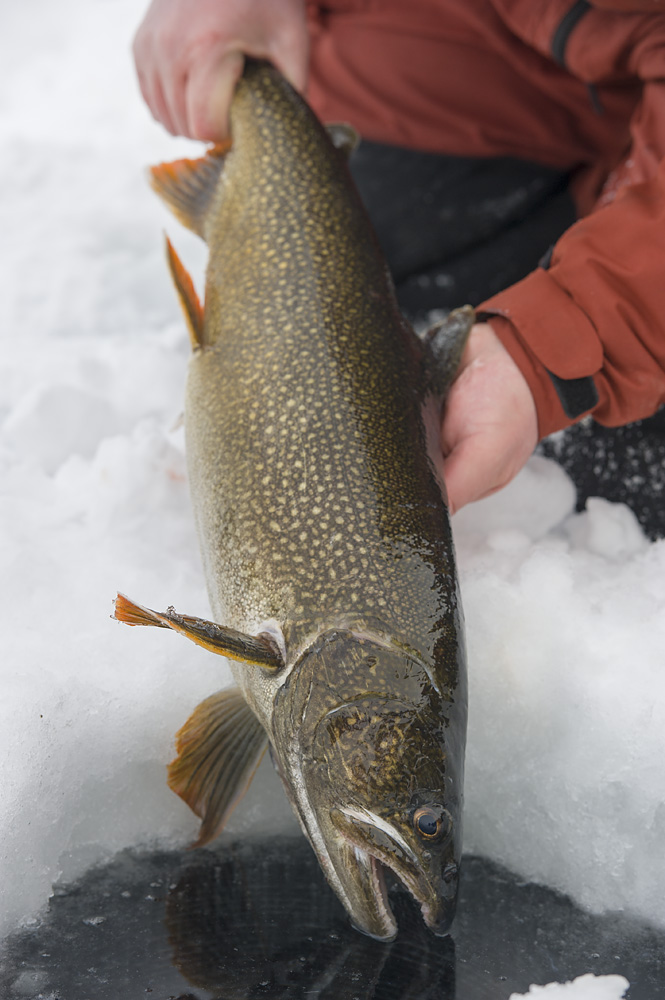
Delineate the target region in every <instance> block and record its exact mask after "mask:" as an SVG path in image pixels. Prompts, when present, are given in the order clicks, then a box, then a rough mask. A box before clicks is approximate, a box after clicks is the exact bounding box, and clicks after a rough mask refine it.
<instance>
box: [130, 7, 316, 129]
mask: <svg viewBox="0 0 665 1000" xmlns="http://www.w3.org/2000/svg"><path fill="white" fill-rule="evenodd" d="M244 55H249V56H254V57H255V58H257V59H269V60H270V61H271V62H272V63H274V65H275V66H276V67H277V68H278V69H279V70H281V72H282V73H283V74H284V76H285V77H286V78H287V80H289V81H290V83H292V84H293V86H294V87H295V88H296V89H297V90H303V89H304V87H305V82H306V79H307V60H308V55H309V39H308V35H307V23H306V19H305V2H304V0H152V3H151V5H150V7H149V8H148V12H147V14H146V15H145V18H144V20H143V22H142V24H141V26H140V27H139V30H138V32H137V34H136V38H135V39H134V61H135V63H136V71H137V74H138V78H139V84H140V87H141V93H142V94H143V97H144V99H145V101H146V103H147V105H148V107H149V108H150V110H151V112H152V114H153V117H154V118H156V119H157V121H160V122H161V123H162V125H164V127H165V128H166V129H167V130H168V131H169V132H171V133H172V134H173V135H184V136H188V137H189V138H190V139H203V140H204V141H206V142H221V141H223V140H224V139H226V138H228V133H229V108H230V105H231V98H232V96H233V89H234V87H235V85H236V83H237V81H238V78H239V77H240V75H241V73H242V68H243V56H244Z"/></svg>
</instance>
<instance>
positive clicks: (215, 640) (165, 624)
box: [113, 594, 284, 670]
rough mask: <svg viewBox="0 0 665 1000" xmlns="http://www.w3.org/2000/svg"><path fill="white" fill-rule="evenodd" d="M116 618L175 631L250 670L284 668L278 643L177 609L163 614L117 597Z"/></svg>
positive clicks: (265, 635) (169, 609) (125, 621)
mask: <svg viewBox="0 0 665 1000" xmlns="http://www.w3.org/2000/svg"><path fill="white" fill-rule="evenodd" d="M113 617H114V618H116V619H117V620H118V621H119V622H124V623H125V624H126V625H153V626H155V627H156V628H170V629H173V631H174V632H180V634H181V635H184V636H185V637H186V638H187V639H191V641H192V642H195V643H196V645H197V646H203V648H204V649H208V650H210V652H212V653H217V654H219V655H220V656H228V657H229V659H231V660H241V661H242V662H243V663H248V664H250V666H256V667H263V668H264V669H265V670H281V669H282V667H283V666H284V658H283V657H282V654H281V652H280V650H279V648H278V647H277V643H276V642H275V640H274V639H273V638H272V637H271V636H270V635H268V634H267V633H265V634H264V633H262V634H261V635H257V636H254V635H246V634H245V633H244V632H238V631H237V629H234V628H229V627H227V626H224V625H217V624H216V623H215V622H210V621H207V620H206V619H205V618H194V617H192V616H191V615H179V614H178V612H177V611H176V610H175V609H174V608H167V610H166V611H164V612H159V611H152V610H151V609H150V608H144V607H143V606H142V605H141V604H135V603H134V601H130V599H129V598H128V597H125V595H124V594H118V596H117V597H116V599H115V611H114V615H113Z"/></svg>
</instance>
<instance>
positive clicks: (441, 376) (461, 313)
mask: <svg viewBox="0 0 665 1000" xmlns="http://www.w3.org/2000/svg"><path fill="white" fill-rule="evenodd" d="M475 321H476V314H475V312H474V310H473V308H472V307H471V306H462V307H461V308H460V309H453V311H452V312H450V313H448V315H447V316H446V318H445V319H444V320H442V321H441V322H440V323H437V324H436V325H435V326H433V327H432V328H431V329H430V330H428V331H427V333H426V334H425V337H424V344H425V355H426V368H427V372H426V377H427V381H428V383H429V385H430V387H431V388H432V389H433V390H434V391H435V392H436V393H437V394H438V395H440V396H442V397H445V395H446V393H447V392H448V389H449V388H450V386H451V385H452V383H453V382H454V380H455V376H456V375H457V370H458V368H459V365H460V361H461V359H462V354H463V352H464V348H465V346H466V342H467V340H468V337H469V333H470V332H471V327H472V326H473V324H474V323H475Z"/></svg>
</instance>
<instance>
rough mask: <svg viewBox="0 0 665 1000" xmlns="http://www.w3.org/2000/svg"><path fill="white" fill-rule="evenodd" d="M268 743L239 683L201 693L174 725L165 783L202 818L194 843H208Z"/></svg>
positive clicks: (263, 730)
mask: <svg viewBox="0 0 665 1000" xmlns="http://www.w3.org/2000/svg"><path fill="white" fill-rule="evenodd" d="M267 745H268V737H267V736H266V731H265V729H264V728H263V726H262V725H261V723H260V722H259V720H258V719H257V718H256V716H255V715H254V713H253V712H252V710H251V708H250V707H249V705H248V704H247V702H246V701H245V699H244V698H243V696H242V694H241V693H240V691H239V689H238V688H230V689H229V690H227V691H218V692H217V694H213V695H212V696H211V697H210V698H206V700H205V701H202V702H201V704H200V705H199V706H198V707H197V708H195V709H194V711H193V712H192V714H191V715H190V717H189V719H188V720H187V722H186V723H185V725H184V726H183V727H182V729H180V730H179V731H178V733H177V735H176V750H177V752H178V756H177V757H176V759H175V760H174V761H172V762H171V764H169V768H168V775H169V776H168V784H169V788H171V789H172V790H173V791H174V792H175V793H176V794H177V795H179V796H180V798H181V799H183V800H184V801H185V802H186V803H187V805H188V806H189V807H190V809H192V810H193V811H194V812H195V813H196V815H197V816H200V818H201V819H202V820H203V823H202V824H201V829H200V830H199V836H198V840H197V841H196V843H195V844H193V845H192V846H193V847H201V845H202V844H207V843H208V841H209V840H212V839H213V837H215V836H216V835H217V833H218V832H219V831H220V830H221V829H222V827H223V826H224V824H225V823H226V820H227V819H228V817H229V815H230V814H231V812H232V811H233V809H234V808H235V807H236V806H237V804H238V802H239V801H240V799H241V798H242V797H243V795H244V794H245V792H246V791H247V788H248V787H249V784H250V782H251V780H252V778H253V777H254V772H255V771H256V769H257V767H258V766H259V763H260V762H261V758H262V757H263V754H264V753H265V749H266V747H267Z"/></svg>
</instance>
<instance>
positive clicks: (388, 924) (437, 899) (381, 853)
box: [331, 808, 457, 941]
mask: <svg viewBox="0 0 665 1000" xmlns="http://www.w3.org/2000/svg"><path fill="white" fill-rule="evenodd" d="M331 819H332V820H333V823H334V824H335V826H336V827H337V830H338V832H339V833H341V834H342V837H343V840H344V843H345V844H346V846H347V852H348V853H349V854H350V855H351V856H349V857H348V859H347V864H349V862H352V860H353V861H354V862H355V872H354V875H353V876H352V881H354V882H355V885H356V890H357V891H356V892H354V893H353V894H351V893H348V895H352V898H353V902H354V904H355V905H353V907H349V906H348V905H347V909H348V910H349V913H350V915H351V920H352V922H353V923H354V925H355V926H356V927H357V929H358V930H361V931H363V932H364V933H365V934H369V935H370V937H374V938H378V939H379V940H382V941H389V940H392V939H393V938H394V937H395V935H396V934H397V922H396V920H395V917H394V914H393V912H392V909H391V907H390V904H389V902H388V893H387V886H386V878H385V872H386V869H388V870H390V871H391V872H392V873H393V875H395V877H396V878H397V879H398V880H399V881H400V882H401V883H402V885H403V886H404V887H405V889H407V891H408V892H409V893H410V895H411V896H412V897H413V898H414V899H415V901H416V902H417V903H418V904H419V906H420V910H421V913H422V916H423V920H424V921H425V923H426V925H427V926H428V927H429V928H430V930H431V931H433V933H434V934H436V935H437V936H441V937H443V936H445V935H446V934H447V933H448V930H449V928H450V925H451V923H452V920H453V917H454V912H455V899H456V896H457V866H456V865H454V864H452V865H448V866H446V867H447V869H448V873H447V874H448V877H447V878H446V879H444V881H442V882H439V883H438V884H435V883H434V882H433V881H432V880H431V879H430V878H428V876H427V874H426V873H425V872H424V871H423V868H422V864H421V862H420V860H419V859H418V857H417V855H416V853H415V852H414V851H413V849H412V848H411V847H410V845H409V844H408V843H407V842H406V841H405V840H404V838H403V837H402V836H401V835H400V833H399V832H398V831H397V830H395V829H394V828H392V827H391V826H390V824H388V823H387V822H386V821H385V820H383V819H381V818H380V817H377V816H375V815H373V814H372V813H370V812H369V811H366V810H364V809H348V808H347V809H345V808H340V809H336V810H334V814H331ZM370 845H371V846H370ZM347 870H348V869H347ZM368 916H370V917H371V919H370V920H368V919H367V918H368Z"/></svg>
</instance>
